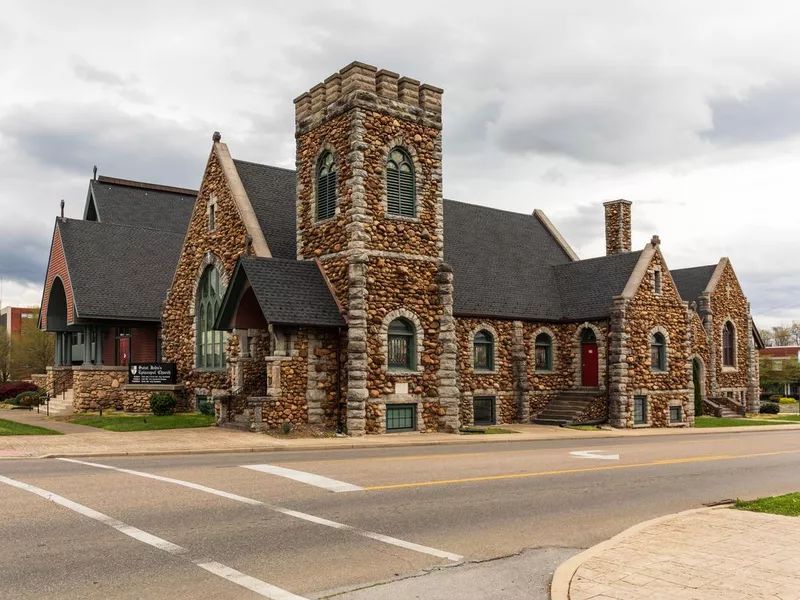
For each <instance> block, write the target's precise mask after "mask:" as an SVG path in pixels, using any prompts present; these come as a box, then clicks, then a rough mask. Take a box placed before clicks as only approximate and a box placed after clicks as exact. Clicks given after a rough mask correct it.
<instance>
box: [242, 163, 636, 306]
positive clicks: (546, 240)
mask: <svg viewBox="0 0 800 600" xmlns="http://www.w3.org/2000/svg"><path fill="white" fill-rule="evenodd" d="M234 163H235V164H236V169H237V171H238V172H239V177H240V178H241V179H242V184H243V185H244V187H245V190H246V192H247V195H248V197H249V198H250V202H251V203H252V205H253V210H254V211H255V213H256V217H257V218H258V222H259V224H260V225H261V228H262V231H263V232H264V237H265V238H266V240H267V244H268V245H269V247H270V250H271V251H272V255H273V257H276V258H286V259H292V258H295V256H296V250H295V248H296V233H295V232H296V208H295V202H296V198H295V185H296V183H295V172H294V171H291V170H288V169H280V168H276V167H269V166H266V165H259V164H255V163H249V162H245V161H239V160H234ZM444 228H445V244H444V258H445V260H446V261H447V262H448V263H450V265H451V266H452V267H453V276H454V280H453V284H454V287H455V289H454V303H455V305H454V308H453V310H454V312H455V314H457V315H462V316H466V315H469V316H483V317H501V318H507V319H512V318H513V319H523V320H579V319H588V318H593V317H598V318H602V317H605V316H607V315H608V314H609V311H610V308H611V301H612V298H613V296H615V295H617V294H619V293H621V292H622V290H623V289H624V287H625V284H626V283H627V281H628V277H630V274H631V272H632V271H633V267H634V266H635V264H636V261H637V260H638V257H639V254H640V253H639V252H633V253H628V254H625V255H618V256H611V257H601V258H598V259H590V260H587V261H578V262H576V263H573V261H572V259H571V258H570V257H569V256H568V255H567V253H566V252H565V251H564V249H563V248H562V247H561V245H560V244H559V243H558V241H557V240H556V239H555V238H554V237H553V236H552V235H551V233H550V232H549V231H548V229H547V228H546V227H545V226H544V225H543V224H542V222H541V221H540V220H539V219H538V218H536V217H535V216H532V215H525V214H519V213H513V212H507V211H502V210H497V209H494V208H488V207H485V206H478V205H474V204H466V203H464V202H456V201H454V200H445V201H444ZM560 266H563V270H562V271H559V269H558V268H556V267H560Z"/></svg>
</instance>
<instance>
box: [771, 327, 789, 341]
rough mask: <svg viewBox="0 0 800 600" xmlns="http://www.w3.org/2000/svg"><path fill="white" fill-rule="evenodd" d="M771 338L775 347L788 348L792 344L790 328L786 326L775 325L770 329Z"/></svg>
mask: <svg viewBox="0 0 800 600" xmlns="http://www.w3.org/2000/svg"><path fill="white" fill-rule="evenodd" d="M772 336H773V339H774V340H775V345H776V346H789V345H791V343H792V328H791V327H787V326H786V325H776V326H775V327H773V328H772Z"/></svg>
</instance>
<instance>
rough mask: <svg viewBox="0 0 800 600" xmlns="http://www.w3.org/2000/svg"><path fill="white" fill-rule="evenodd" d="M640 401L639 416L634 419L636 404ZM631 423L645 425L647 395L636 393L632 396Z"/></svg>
mask: <svg viewBox="0 0 800 600" xmlns="http://www.w3.org/2000/svg"><path fill="white" fill-rule="evenodd" d="M637 402H641V404H642V406H641V411H640V412H641V418H640V419H639V420H637V419H636V404H637ZM632 416H633V424H634V425H647V396H641V395H636V396H634V397H633V415H632Z"/></svg>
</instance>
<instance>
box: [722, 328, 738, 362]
mask: <svg viewBox="0 0 800 600" xmlns="http://www.w3.org/2000/svg"><path fill="white" fill-rule="evenodd" d="M729 338H730V339H729ZM728 342H730V346H728V345H727V343H728ZM722 367H723V368H726V369H735V368H736V326H735V325H734V324H733V322H732V321H730V320H727V321H725V324H724V325H723V326H722Z"/></svg>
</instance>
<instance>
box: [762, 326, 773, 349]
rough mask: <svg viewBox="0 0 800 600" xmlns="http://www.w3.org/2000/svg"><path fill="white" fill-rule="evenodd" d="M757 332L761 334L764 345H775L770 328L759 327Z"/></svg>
mask: <svg viewBox="0 0 800 600" xmlns="http://www.w3.org/2000/svg"><path fill="white" fill-rule="evenodd" d="M758 332H759V333H760V334H761V339H762V340H764V345H765V346H774V345H775V336H774V335H772V330H771V329H759V330H758Z"/></svg>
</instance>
